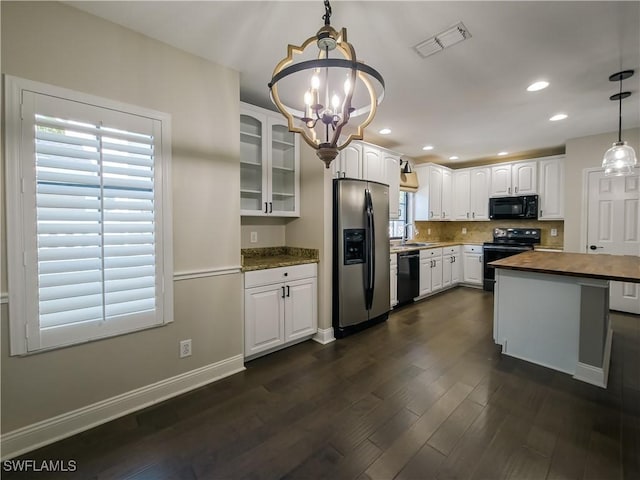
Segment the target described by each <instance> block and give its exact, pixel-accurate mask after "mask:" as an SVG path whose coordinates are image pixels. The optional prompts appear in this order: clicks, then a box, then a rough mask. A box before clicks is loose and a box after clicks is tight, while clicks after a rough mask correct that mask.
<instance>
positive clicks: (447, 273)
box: [442, 255, 453, 288]
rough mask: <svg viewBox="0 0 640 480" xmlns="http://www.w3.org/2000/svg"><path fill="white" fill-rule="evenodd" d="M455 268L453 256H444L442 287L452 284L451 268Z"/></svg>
mask: <svg viewBox="0 0 640 480" xmlns="http://www.w3.org/2000/svg"><path fill="white" fill-rule="evenodd" d="M452 268H453V256H452V255H443V256H442V288H447V287H449V286H451V277H452V273H451V269H452Z"/></svg>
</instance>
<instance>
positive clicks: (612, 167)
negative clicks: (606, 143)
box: [602, 70, 638, 176]
mask: <svg viewBox="0 0 640 480" xmlns="http://www.w3.org/2000/svg"><path fill="white" fill-rule="evenodd" d="M632 75H633V70H624V71H622V72H618V73H614V74H613V75H611V76H610V77H609V81H611V82H620V92H619V93H616V94H615V95H611V96H610V97H609V100H614V101H615V100H617V101H618V104H619V107H618V141H617V142H615V143H614V144H613V146H612V147H611V148H610V149H609V150H607V151H606V152H605V154H604V158H603V159H602V168H604V174H605V176H620V175H633V173H634V172H633V167H635V166H636V165H637V163H638V159H637V158H636V152H635V151H634V150H633V148H632V147H630V146H629V145H627V142H623V141H622V99H623V98H627V97H630V96H631V92H623V91H622V80H625V79H627V78H629V77H631V76H632Z"/></svg>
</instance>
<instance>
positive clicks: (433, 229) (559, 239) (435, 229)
mask: <svg viewBox="0 0 640 480" xmlns="http://www.w3.org/2000/svg"><path fill="white" fill-rule="evenodd" d="M496 227H512V228H527V227H530V228H539V229H541V230H542V232H541V233H542V239H541V241H540V244H541V245H542V246H545V247H554V248H562V247H563V245H564V222H563V221H561V220H560V221H544V222H540V221H536V220H503V221H500V220H491V221H489V222H416V228H417V229H418V234H417V235H416V236H415V239H416V240H417V241H420V242H463V243H483V242H490V241H491V240H493V229H494V228H496ZM463 229H466V233H462V231H463ZM552 229H556V230H557V233H558V235H557V236H555V237H552V236H551V230H552Z"/></svg>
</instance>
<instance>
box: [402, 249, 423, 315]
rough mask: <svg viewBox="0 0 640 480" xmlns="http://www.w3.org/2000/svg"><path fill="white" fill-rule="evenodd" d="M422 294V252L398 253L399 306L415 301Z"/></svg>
mask: <svg viewBox="0 0 640 480" xmlns="http://www.w3.org/2000/svg"><path fill="white" fill-rule="evenodd" d="M419 294H420V252H419V251H418V250H413V251H410V252H400V253H398V306H400V305H404V304H406V303H411V302H413V299H414V298H415V297H417V296H418V295H419Z"/></svg>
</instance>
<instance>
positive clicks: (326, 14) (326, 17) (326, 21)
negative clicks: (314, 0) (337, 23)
mask: <svg viewBox="0 0 640 480" xmlns="http://www.w3.org/2000/svg"><path fill="white" fill-rule="evenodd" d="M322 19H323V20H324V24H325V25H331V4H330V3H329V0H324V15H323V16H322Z"/></svg>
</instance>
